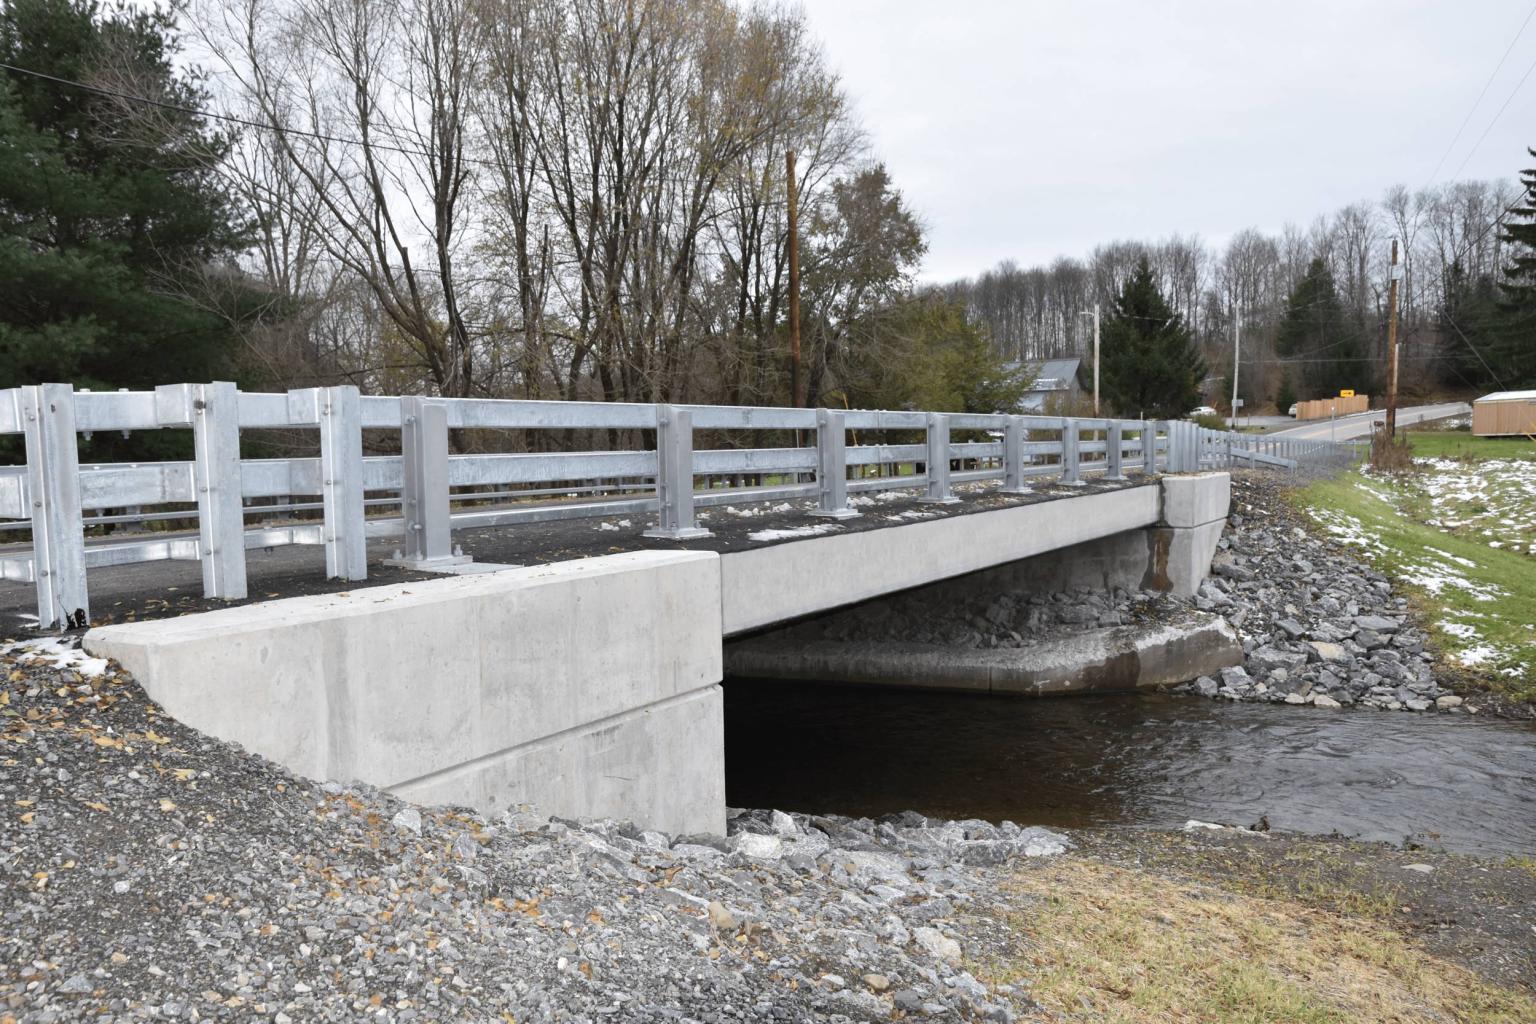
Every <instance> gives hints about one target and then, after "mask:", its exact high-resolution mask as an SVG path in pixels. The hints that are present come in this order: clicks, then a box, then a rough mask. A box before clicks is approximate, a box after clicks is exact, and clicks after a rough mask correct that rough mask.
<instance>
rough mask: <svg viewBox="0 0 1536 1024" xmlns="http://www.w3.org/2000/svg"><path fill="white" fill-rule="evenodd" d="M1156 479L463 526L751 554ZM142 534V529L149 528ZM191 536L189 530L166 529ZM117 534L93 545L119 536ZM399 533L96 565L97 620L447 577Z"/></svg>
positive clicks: (587, 542) (511, 552) (491, 548)
mask: <svg viewBox="0 0 1536 1024" xmlns="http://www.w3.org/2000/svg"><path fill="white" fill-rule="evenodd" d="M1151 479H1152V478H1151V477H1148V476H1144V475H1141V474H1139V473H1137V472H1135V471H1131V472H1130V473H1129V477H1128V479H1127V480H1125V481H1124V482H1118V483H1117V482H1111V481H1106V480H1104V479H1102V478H1099V477H1088V478H1086V479H1085V482H1084V483H1082V484H1080V485H1077V486H1066V485H1062V484H1060V483H1058V482H1056V481H1054V480H1040V481H1035V482H1033V483H1032V484H1031V486H1032V492H1031V493H1029V494H1024V495H1012V494H1004V493H1001V492H1000V490H999V489H998V488H997V487H996V486H994V485H980V484H978V485H959V486H957V487H956V488H955V492H956V494H957V496H959V497H960V499H961V500H960V501H959V502H957V503H955V504H950V505H931V504H925V503H923V502H922V501H920V500H919V498H920V497H921V491H918V490H911V491H885V492H878V493H876V494H872V495H868V496H856V497H855V498H854V499H853V502H852V503H853V504H854V505H855V506H856V507H857V508H858V510H859V511H860V512H861V513H862V514H861V515H860V516H859V517H858V518H854V519H844V520H835V521H834V520H826V519H819V518H816V517H813V516H811V515H810V514H809V511H810V509H811V508H813V507H814V504H813V503H812V502H807V501H769V502H763V503H760V504H756V505H744V506H738V505H730V506H720V507H715V508H709V509H704V510H701V511H700V512H699V513H698V518H699V520H700V525H701V526H704V527H706V528H708V529H709V530H711V531H712V532H713V535H712V536H709V537H703V538H697V539H693V540H687V541H669V540H659V539H656V538H650V537H645V536H643V534H644V531H645V530H646V529H647V528H649V527H650V526H652V525H653V519H654V516H653V515H634V514H623V515H615V516H609V517H606V518H583V519H566V520H555V521H549V522H540V523H524V524H519V525H517V526H513V527H499V528H482V529H466V530H457V531H455V532H454V542H455V543H456V544H458V545H460V546H462V548H463V551H464V553H465V554H466V555H469V556H471V557H472V558H473V559H474V561H475V563H477V564H484V565H534V564H544V563H550V562H560V561H566V560H569V559H577V558H590V557H593V556H596V555H605V554H613V553H616V552H620V551H635V550H644V549H663V550H677V549H684V550H694V551H715V552H719V553H722V554H726V553H731V552H743V551H749V550H752V549H756V548H762V547H767V546H771V545H776V544H789V543H794V542H796V541H800V540H805V539H807V538H812V537H822V536H828V535H837V534H842V535H846V534H851V533H861V532H866V531H871V530H881V529H887V528H891V527H896V526H904V525H912V524H914V523H918V522H923V521H926V520H934V519H942V518H949V517H956V516H965V515H970V514H974V513H979V512H987V511H994V510H997V509H1003V508H1010V507H1017V506H1023V505H1033V504H1039V503H1042V502H1050V501H1055V500H1059V499H1062V498H1073V497H1082V496H1084V495H1090V494H1099V493H1104V492H1107V491H1115V490H1120V489H1124V488H1127V487H1136V486H1142V485H1144V484H1146V483H1148V482H1149V481H1150V480H1151ZM141 536H142V535H141ZM156 536H157V537H158V536H166V537H171V536H185V534H157V535H156ZM113 539H114V538H107V539H105V540H104V541H94V542H93V543H110V542H111V541H112V540H113ZM396 546H397V545H396V542H395V541H392V540H384V541H372V542H370V543H369V546H368V562H369V565H368V579H367V580H365V581H351V582H349V581H344V580H327V579H325V578H324V567H325V556H324V551H323V549H321V548H320V547H317V546H290V547H281V548H273V549H267V550H255V551H251V552H250V553H249V561H248V573H249V579H250V597H249V598H248V599H247V600H246V601H243V602H240V601H224V600H218V599H208V598H204V597H203V595H202V584H201V570H200V567H199V566H198V564H197V563H196V562H192V561H156V562H142V563H135V564H130V565H121V566H111V567H105V568H99V569H92V570H91V571H90V587H91V594H92V617H93V620H94V623H95V624H98V625H99V624H102V623H106V622H124V621H135V620H144V619H152V618H163V617H167V616H175V615H183V614H187V613H189V612H196V611H204V610H208V609H211V608H225V607H230V606H233V605H237V604H244V603H250V602H252V601H261V600H267V599H271V598H278V597H292V596H297V595H302V594H322V593H336V592H340V591H355V590H358V589H361V588H364V587H371V586H380V585H384V584H390V583H402V582H410V581H414V580H429V579H436V578H440V575H439V574H436V573H424V572H415V571H409V570H405V569H400V568H396V567H392V566H388V565H385V564H384V562H385V560H386V559H388V558H389V557H390V556H391V555H392V554H393V553H394V550H395V547H396ZM35 622H36V596H35V591H34V590H33V587H32V585H31V584H28V583H19V582H14V581H10V580H0V634H4V633H20V632H24V631H25V630H27V629H28V628H29V627H31V626H32V625H33V624H35Z"/></svg>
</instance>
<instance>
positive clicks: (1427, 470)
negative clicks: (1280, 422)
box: [1297, 431, 1536, 700]
mask: <svg viewBox="0 0 1536 1024" xmlns="http://www.w3.org/2000/svg"><path fill="white" fill-rule="evenodd" d="M1409 437H1410V439H1411V441H1412V444H1413V450H1414V456H1415V459H1414V470H1415V471H1414V472H1413V473H1411V474H1406V475H1402V476H1396V477H1385V476H1381V475H1377V474H1371V473H1369V472H1368V471H1355V472H1351V473H1347V474H1345V475H1343V476H1340V477H1336V478H1334V479H1330V480H1323V481H1319V482H1317V483H1314V484H1312V485H1310V486H1309V487H1307V488H1305V489H1304V490H1302V491H1301V492H1299V494H1298V497H1297V501H1298V503H1299V504H1300V505H1301V506H1302V508H1303V510H1304V511H1305V512H1306V513H1307V514H1308V515H1310V516H1311V517H1312V518H1313V519H1314V520H1315V521H1316V522H1317V523H1318V524H1319V525H1320V526H1322V527H1323V529H1325V530H1326V531H1327V532H1328V533H1330V534H1331V535H1332V536H1333V537H1334V538H1335V539H1337V540H1339V541H1341V542H1343V543H1345V544H1348V545H1351V546H1353V547H1356V548H1358V549H1359V550H1360V551H1361V552H1362V554H1363V555H1364V556H1365V557H1366V559H1367V560H1368V561H1369V562H1371V563H1372V564H1374V565H1375V566H1376V567H1377V568H1379V569H1381V570H1382V571H1383V572H1386V573H1387V574H1388V575H1390V576H1392V577H1393V578H1394V580H1395V581H1396V582H1398V583H1400V584H1402V585H1404V586H1406V587H1407V588H1408V590H1409V592H1410V594H1411V595H1412V599H1413V600H1414V602H1415V604H1416V605H1417V606H1418V607H1419V609H1420V610H1421V611H1422V612H1423V613H1424V616H1425V619H1426V621H1427V622H1428V623H1429V624H1430V625H1431V627H1432V628H1433V630H1434V631H1435V633H1436V634H1437V639H1438V641H1439V643H1440V645H1441V647H1442V649H1443V650H1444V651H1445V653H1446V654H1447V656H1448V660H1449V662H1450V663H1451V664H1452V665H1453V666H1456V667H1458V668H1460V669H1461V670H1462V671H1464V672H1465V673H1467V674H1468V675H1470V676H1473V677H1476V678H1478V679H1480V680H1481V681H1483V682H1485V683H1487V684H1488V685H1490V686H1492V687H1493V688H1495V689H1498V690H1499V691H1501V692H1503V693H1506V694H1508V695H1509V696H1511V697H1514V698H1516V699H1523V700H1533V699H1536V443H1533V442H1531V441H1527V440H1515V441H1504V440H1501V439H1492V438H1474V437H1471V436H1470V435H1468V434H1465V433H1458V432H1454V431H1415V432H1412V433H1411V434H1409Z"/></svg>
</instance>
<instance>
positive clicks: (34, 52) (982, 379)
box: [0, 0, 1006, 405]
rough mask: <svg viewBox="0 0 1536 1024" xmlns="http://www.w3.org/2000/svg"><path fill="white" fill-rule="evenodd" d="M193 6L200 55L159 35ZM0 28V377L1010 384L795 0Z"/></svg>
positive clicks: (329, 0) (340, 8) (262, 13)
mask: <svg viewBox="0 0 1536 1024" xmlns="http://www.w3.org/2000/svg"><path fill="white" fill-rule="evenodd" d="M187 33H190V34H191V35H192V36H193V39H191V40H186V39H185V34H187ZM184 40H185V41H188V42H193V43H195V47H196V51H197V52H198V53H199V54H200V55H202V56H203V59H204V62H205V63H206V65H207V67H206V69H204V70H193V71H186V70H178V63H177V61H176V55H177V53H178V46H180V45H181V44H182V42H183V41H184ZM0 60H3V62H4V63H6V64H7V65H10V66H11V69H10V70H6V71H4V72H3V73H0V133H3V138H0V142H3V143H5V144H4V145H0V161H9V166H7V167H5V168H4V170H5V171H6V172H7V173H6V174H5V175H4V178H5V180H4V181H3V182H0V219H3V224H0V232H3V239H0V246H3V249H0V261H3V262H0V266H3V267H4V268H5V269H7V270H9V271H11V273H12V275H13V276H12V280H22V281H33V282H38V283H39V284H40V286H39V287H36V288H23V289H20V290H17V289H14V288H9V287H8V288H7V289H6V290H5V292H4V294H3V296H0V331H3V332H5V334H4V335H3V337H4V338H5V339H6V341H7V344H6V346H5V352H4V354H3V355H0V376H3V377H4V378H5V381H4V382H5V383H10V382H27V381H34V380H42V379H59V380H73V381H76V382H77V383H81V384H85V385H94V386H110V387H116V386H143V385H148V384H151V383H158V382H163V381H166V380H182V379H208V378H209V377H211V376H235V377H236V379H239V380H240V381H241V382H242V383H243V384H245V385H246V386H251V387H295V386H306V385H312V384H325V383H337V382H352V383H356V384H357V385H359V386H360V387H362V388H363V389H364V390H365V391H372V392H376V393H411V392H415V393H423V392H424V393H434V394H441V395H445V396H487V397H519V398H532V399H589V400H592V399H595V400H606V401H634V402H660V401H676V402H722V403H730V404H790V403H791V402H794V401H799V402H800V403H802V404H811V405H814V404H832V405H840V404H850V405H859V404H868V403H870V402H875V401H880V402H889V403H893V404H911V403H913V402H914V401H915V400H916V396H917V393H918V392H919V391H921V392H922V393H923V395H924V397H925V400H931V401H935V402H948V403H961V404H963V403H966V402H982V401H993V400H995V399H996V397H997V394H998V388H1000V387H1004V386H1005V377H1006V374H1005V373H1004V371H1003V370H1002V369H1001V360H1000V359H999V358H998V357H997V356H996V355H995V353H994V351H993V349H992V347H991V346H990V345H989V344H988V342H987V340H986V338H985V336H984V334H983V333H982V331H981V330H980V328H979V327H978V326H977V325H976V324H975V323H973V322H971V321H970V320H969V319H968V318H967V317H966V316H965V315H964V312H963V310H959V309H957V308H955V307H952V306H950V305H949V304H948V303H947V301H946V300H944V299H943V298H941V297H935V296H926V295H916V294H914V290H913V288H912V281H913V275H914V273H915V271H916V268H917V267H918V265H919V263H920V261H921V259H922V257H923V254H924V252H925V251H926V243H925V241H924V237H923V231H922V228H921V226H920V224H919V223H918V221H917V218H916V217H915V216H914V215H913V213H912V211H911V210H910V209H909V208H908V207H907V205H906V203H905V201H904V199H903V197H902V195H901V192H900V190H899V189H898V187H897V186H896V184H895V183H894V182H893V181H892V180H891V178H890V176H889V174H888V173H887V172H886V170H885V168H884V167H883V166H882V165H881V164H880V163H879V162H878V161H877V160H875V159H874V158H873V156H872V153H871V151H870V147H869V145H868V141H867V139H866V137H865V134H864V132H863V130H862V128H861V127H860V125H859V123H858V121H857V119H856V118H855V116H854V114H853V112H852V109H851V105H850V103H849V101H848V98H847V95H846V93H845V91H844V89H843V87H842V85H841V83H840V82H839V80H838V78H837V76H836V74H835V73H834V72H833V71H832V69H831V67H830V65H829V62H828V60H827V57H826V55H825V54H824V53H823V52H822V50H821V48H820V46H819V45H818V44H817V42H816V41H815V39H814V38H813V37H812V35H811V33H810V31H809V29H808V26H807V24H806V20H805V16H804V14H803V13H802V12H801V11H799V10H798V9H796V8H789V7H785V6H782V5H778V4H775V3H768V2H761V3H760V2H741V3H737V2H731V0H198V2H195V3H193V4H192V5H191V6H190V7H188V8H187V9H186V11H185V12H184V15H183V16H181V17H175V16H173V15H172V13H171V12H170V11H169V10H168V9H153V10H145V9H127V8H107V7H102V6H99V5H98V4H96V3H94V2H93V0H5V3H4V4H3V9H0ZM790 151H793V152H794V153H795V155H796V160H795V172H794V173H795V177H796V185H797V191H798V196H799V221H800V232H799V235H800V246H801V264H802V322H803V335H804V344H803V355H802V363H803V371H802V379H803V381H804V384H803V386H802V393H801V394H800V395H798V396H796V395H792V394H790V376H791V375H790V372H789V363H788V352H789V346H788V339H787V327H788V325H787V315H786V305H787V297H788V280H787V278H788V241H789V239H788V233H787V209H786V191H787V189H786V186H787V182H786V175H787V174H788V169H787V167H786V153H787V152H790ZM62 181H68V182H69V183H70V185H69V193H70V194H69V195H60V193H59V190H57V189H55V188H52V187H50V185H51V184H53V183H57V182H62ZM919 366H920V367H922V369H921V371H918V370H915V369H913V368H914V367H919Z"/></svg>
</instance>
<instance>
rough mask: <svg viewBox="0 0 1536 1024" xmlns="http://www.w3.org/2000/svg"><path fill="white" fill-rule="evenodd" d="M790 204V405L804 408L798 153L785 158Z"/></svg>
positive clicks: (787, 155)
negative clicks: (797, 189) (801, 364)
mask: <svg viewBox="0 0 1536 1024" xmlns="http://www.w3.org/2000/svg"><path fill="white" fill-rule="evenodd" d="M784 189H785V192H786V197H787V198H788V200H789V404H790V405H792V406H794V407H795V408H797V409H798V408H800V209H799V205H800V197H799V195H798V194H797V192H796V188H795V151H794V150H792V149H791V150H789V151H788V152H787V153H785V154H784Z"/></svg>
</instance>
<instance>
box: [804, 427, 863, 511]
mask: <svg viewBox="0 0 1536 1024" xmlns="http://www.w3.org/2000/svg"><path fill="white" fill-rule="evenodd" d="M816 487H817V490H818V491H819V492H820V495H821V500H820V502H819V504H818V506H817V508H816V510H815V511H814V512H812V513H811V515H813V516H821V517H822V518H824V519H852V518H854V517H855V516H857V515H858V514H859V513H858V512H856V511H854V510H853V509H851V508H849V507H848V426H847V422H846V416H845V415H844V413H843V412H842V410H840V409H817V410H816Z"/></svg>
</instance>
